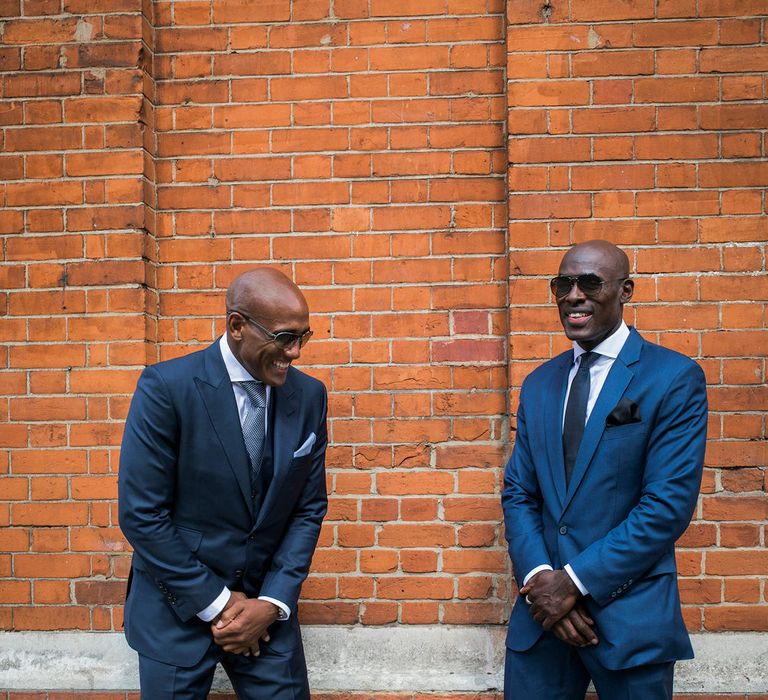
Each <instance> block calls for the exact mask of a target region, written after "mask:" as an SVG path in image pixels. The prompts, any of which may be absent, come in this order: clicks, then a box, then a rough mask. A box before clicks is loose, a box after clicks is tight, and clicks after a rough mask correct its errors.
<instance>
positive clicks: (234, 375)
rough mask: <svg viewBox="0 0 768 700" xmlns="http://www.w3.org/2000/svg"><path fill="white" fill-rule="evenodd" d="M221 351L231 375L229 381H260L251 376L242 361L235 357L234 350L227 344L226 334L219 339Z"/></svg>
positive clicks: (228, 372)
mask: <svg viewBox="0 0 768 700" xmlns="http://www.w3.org/2000/svg"><path fill="white" fill-rule="evenodd" d="M219 350H221V357H222V359H223V360H224V365H225V366H226V368H227V374H228V375H229V381H231V382H247V381H257V382H258V381H259V380H258V379H255V378H254V377H252V376H251V375H250V373H249V372H248V370H247V369H245V367H243V366H242V365H241V364H240V361H239V360H238V359H237V358H236V357H235V356H234V354H233V353H232V350H231V349H230V347H229V343H228V342H227V335H226V333H225V334H224V335H222V336H221V338H220V339H219Z"/></svg>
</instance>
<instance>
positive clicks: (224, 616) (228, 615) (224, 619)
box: [216, 604, 243, 629]
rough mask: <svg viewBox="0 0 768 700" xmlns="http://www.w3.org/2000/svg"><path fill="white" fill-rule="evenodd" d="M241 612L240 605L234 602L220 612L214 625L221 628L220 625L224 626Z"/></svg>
mask: <svg viewBox="0 0 768 700" xmlns="http://www.w3.org/2000/svg"><path fill="white" fill-rule="evenodd" d="M241 612H243V609H242V607H241V606H239V605H237V604H235V605H232V606H230V607H229V608H227V609H226V610H224V612H222V613H221V616H220V617H219V621H218V622H217V623H216V627H218V628H219V629H221V628H222V627H226V626H227V625H228V624H229V623H230V622H232V621H233V620H236V619H237V617H238V616H239V615H240V613H241Z"/></svg>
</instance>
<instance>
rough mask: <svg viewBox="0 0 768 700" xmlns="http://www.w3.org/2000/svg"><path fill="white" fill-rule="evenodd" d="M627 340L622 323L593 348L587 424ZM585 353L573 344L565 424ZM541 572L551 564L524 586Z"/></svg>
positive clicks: (541, 567) (548, 568) (583, 590)
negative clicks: (594, 358) (594, 356)
mask: <svg viewBox="0 0 768 700" xmlns="http://www.w3.org/2000/svg"><path fill="white" fill-rule="evenodd" d="M627 338H629V328H627V324H626V323H624V321H622V322H621V325H620V326H619V327H618V328H617V329H616V330H615V331H614V332H613V333H611V335H609V336H608V337H607V338H606V339H605V340H604V341H603V342H602V343H600V344H599V345H597V346H596V347H595V348H593V350H592V352H594V353H597V354H598V355H600V357H598V358H597V360H595V362H594V363H593V364H592V366H591V367H590V368H589V398H588V399H587V415H586V418H585V422H586V421H588V420H589V416H590V414H591V413H592V409H593V408H594V407H595V403H596V402H597V397H598V396H600V392H601V391H602V389H603V384H605V380H606V378H607V377H608V372H610V371H611V367H613V363H614V361H615V360H616V358H617V357H618V356H619V353H620V352H621V349H622V348H623V347H624V343H626V342H627ZM585 352H587V351H586V350H585V349H584V348H582V347H581V345H579V344H578V343H576V342H574V343H573V364H572V365H571V371H570V372H569V374H568V389H567V391H566V392H565V402H564V404H563V423H565V406H567V405H568V396H569V395H570V393H571V384H572V383H573V378H574V377H575V376H576V372H578V370H579V365H580V364H581V357H582V355H583V354H584V353H585ZM561 428H562V425H561ZM563 568H564V569H565V570H566V572H567V573H568V575H569V576H570V577H571V579H572V580H573V582H574V584H576V588H578V589H579V591H581V593H582V595H587V594H588V593H589V591H588V590H587V589H586V587H585V586H584V584H583V583H582V582H581V581H580V580H579V577H578V576H576V573H575V572H574V571H573V569H572V568H571V565H570V564H566V565H565V566H564V567H563ZM539 571H552V567H551V566H550V565H549V564H540V565H539V566H536V567H534V568H533V569H531V570H530V571H529V572H528V573H527V574H526V576H525V578H524V579H523V585H525V584H526V583H528V581H529V580H530V579H531V578H532V577H533V576H535V575H536V574H538V573H539Z"/></svg>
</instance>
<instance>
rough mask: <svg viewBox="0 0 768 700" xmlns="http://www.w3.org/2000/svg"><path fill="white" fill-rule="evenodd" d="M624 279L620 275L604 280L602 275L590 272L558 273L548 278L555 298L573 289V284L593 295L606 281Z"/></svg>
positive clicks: (624, 278)
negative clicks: (576, 273)
mask: <svg viewBox="0 0 768 700" xmlns="http://www.w3.org/2000/svg"><path fill="white" fill-rule="evenodd" d="M626 279H627V278H626V277H621V278H618V279H614V280H604V279H603V278H602V277H598V276H597V275H593V274H591V273H590V274H587V275H572V276H569V275H558V276H557V277H553V278H552V279H551V280H549V288H550V289H551V290H552V294H554V295H555V298H556V299H562V298H563V297H564V296H566V295H567V294H568V293H569V292H570V291H571V289H573V285H574V284H577V285H578V286H579V289H580V290H581V291H582V292H584V294H586V295H587V296H588V297H593V296H596V295H597V294H599V293H600V290H601V289H602V288H603V285H604V284H607V283H608V282H623V281H624V280H626Z"/></svg>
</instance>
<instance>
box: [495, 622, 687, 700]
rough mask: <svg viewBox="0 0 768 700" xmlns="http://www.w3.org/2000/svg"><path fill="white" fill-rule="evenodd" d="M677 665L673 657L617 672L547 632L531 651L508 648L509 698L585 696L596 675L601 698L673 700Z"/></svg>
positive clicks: (574, 698)
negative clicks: (669, 659) (666, 661)
mask: <svg viewBox="0 0 768 700" xmlns="http://www.w3.org/2000/svg"><path fill="white" fill-rule="evenodd" d="M674 668H675V663H674V662H673V661H672V662H668V663H660V664H648V665H645V666H636V667H634V668H627V669H621V670H618V671H613V670H611V669H608V668H605V667H604V666H601V665H600V664H599V663H597V661H596V660H595V657H594V655H593V654H590V653H588V652H585V651H581V650H580V649H579V648H577V647H573V646H571V645H570V644H566V643H565V642H561V641H560V640H559V639H558V638H557V637H555V636H554V635H553V634H551V633H550V632H545V633H544V634H543V635H542V636H541V637H540V638H539V640H538V641H537V642H536V643H535V644H534V645H533V646H532V647H531V648H530V649H528V651H513V650H512V649H507V656H506V661H505V664H504V700H532V699H534V698H535V700H584V697H585V695H586V693H587V688H588V686H589V681H590V680H592V682H593V683H594V684H595V690H597V694H598V696H599V697H600V699H601V700H672V683H673V676H674Z"/></svg>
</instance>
